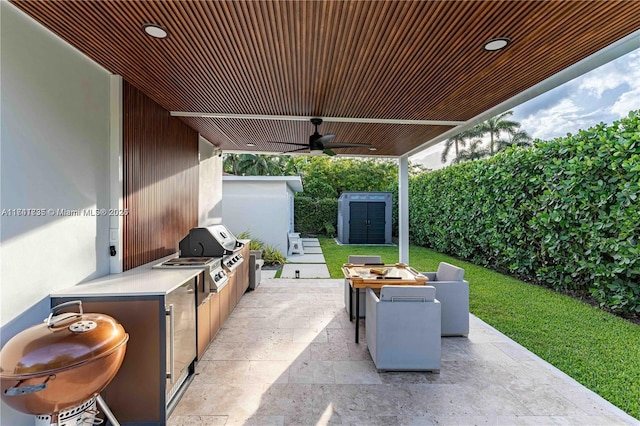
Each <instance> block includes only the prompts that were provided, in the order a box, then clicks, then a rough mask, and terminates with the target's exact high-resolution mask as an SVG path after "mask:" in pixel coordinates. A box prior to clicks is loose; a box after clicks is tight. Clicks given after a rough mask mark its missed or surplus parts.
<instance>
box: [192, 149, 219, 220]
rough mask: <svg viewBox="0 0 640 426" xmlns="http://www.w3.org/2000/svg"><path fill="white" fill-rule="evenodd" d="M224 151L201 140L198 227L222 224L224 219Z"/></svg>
mask: <svg viewBox="0 0 640 426" xmlns="http://www.w3.org/2000/svg"><path fill="white" fill-rule="evenodd" d="M221 153H222V151H220V150H219V149H218V148H216V147H214V146H213V145H212V144H211V143H209V142H208V141H207V140H205V139H203V138H200V141H199V155H200V169H199V191H198V192H199V197H198V226H209V225H215V224H218V223H220V221H221V218H222V155H221Z"/></svg>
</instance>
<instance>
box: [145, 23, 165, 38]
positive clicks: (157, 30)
mask: <svg viewBox="0 0 640 426" xmlns="http://www.w3.org/2000/svg"><path fill="white" fill-rule="evenodd" d="M142 29H143V30H144V32H145V33H147V34H148V35H150V36H151V37H154V38H166V37H167V36H168V35H169V32H168V31H167V30H165V29H164V28H163V27H162V25H158V24H144V25H143V26H142Z"/></svg>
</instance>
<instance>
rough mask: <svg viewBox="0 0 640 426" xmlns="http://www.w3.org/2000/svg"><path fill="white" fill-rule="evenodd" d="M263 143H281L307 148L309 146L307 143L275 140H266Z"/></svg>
mask: <svg viewBox="0 0 640 426" xmlns="http://www.w3.org/2000/svg"><path fill="white" fill-rule="evenodd" d="M265 143H278V144H282V145H296V146H306V147H307V148H309V144H308V143H294V142H276V141H266V142H265Z"/></svg>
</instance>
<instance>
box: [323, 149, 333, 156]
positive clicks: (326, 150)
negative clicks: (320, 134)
mask: <svg viewBox="0 0 640 426" xmlns="http://www.w3.org/2000/svg"><path fill="white" fill-rule="evenodd" d="M322 152H324V153H325V154H327V155H328V156H330V157H333V156H334V155H336V153H335V152H333V151H332V150H330V149H326V148H325V149H323V150H322Z"/></svg>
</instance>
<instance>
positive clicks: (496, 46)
mask: <svg viewBox="0 0 640 426" xmlns="http://www.w3.org/2000/svg"><path fill="white" fill-rule="evenodd" d="M509 43H511V39H508V38H507V37H498V38H494V39H491V40H489V41H488V42H486V43H485V44H484V50H488V51H489V52H495V51H496V50H500V49H504V48H505V47H507V45H508V44H509Z"/></svg>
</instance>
